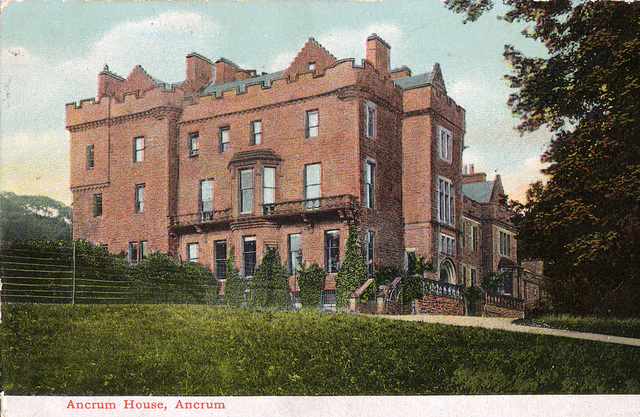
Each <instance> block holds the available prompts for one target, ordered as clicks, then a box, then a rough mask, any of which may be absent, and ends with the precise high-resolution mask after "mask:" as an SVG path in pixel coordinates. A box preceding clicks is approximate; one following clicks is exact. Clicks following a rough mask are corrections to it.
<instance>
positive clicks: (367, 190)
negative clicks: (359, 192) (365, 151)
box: [364, 161, 376, 210]
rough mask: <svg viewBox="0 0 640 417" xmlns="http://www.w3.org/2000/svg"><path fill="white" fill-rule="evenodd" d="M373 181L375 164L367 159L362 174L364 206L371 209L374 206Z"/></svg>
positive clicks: (374, 178)
mask: <svg viewBox="0 0 640 417" xmlns="http://www.w3.org/2000/svg"><path fill="white" fill-rule="evenodd" d="M375 181H376V164H375V162H373V161H367V163H366V165H365V174H364V206H365V207H366V208H368V209H372V210H373V209H374V206H375Z"/></svg>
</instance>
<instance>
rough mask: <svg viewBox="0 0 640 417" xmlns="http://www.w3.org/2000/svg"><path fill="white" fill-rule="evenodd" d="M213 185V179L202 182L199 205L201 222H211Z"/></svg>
mask: <svg viewBox="0 0 640 417" xmlns="http://www.w3.org/2000/svg"><path fill="white" fill-rule="evenodd" d="M212 185H213V180H211V179H208V180H201V181H200V193H199V194H200V196H199V203H198V212H199V213H200V221H208V220H211V216H212V214H211V211H212V201H211V200H212V198H211V196H212V192H211V188H212Z"/></svg>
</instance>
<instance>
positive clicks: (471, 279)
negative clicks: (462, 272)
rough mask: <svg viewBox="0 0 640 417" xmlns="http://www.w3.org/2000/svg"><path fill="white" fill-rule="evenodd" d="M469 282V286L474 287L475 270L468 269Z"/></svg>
mask: <svg viewBox="0 0 640 417" xmlns="http://www.w3.org/2000/svg"><path fill="white" fill-rule="evenodd" d="M469 281H470V282H471V285H476V269H475V268H473V267H470V268H469Z"/></svg>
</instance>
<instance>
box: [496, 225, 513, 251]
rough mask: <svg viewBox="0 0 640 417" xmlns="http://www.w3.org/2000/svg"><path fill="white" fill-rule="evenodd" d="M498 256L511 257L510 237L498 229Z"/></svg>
mask: <svg viewBox="0 0 640 417" xmlns="http://www.w3.org/2000/svg"><path fill="white" fill-rule="evenodd" d="M498 254H499V255H500V256H506V257H509V256H511V236H510V235H509V233H507V232H505V231H504V230H501V229H498Z"/></svg>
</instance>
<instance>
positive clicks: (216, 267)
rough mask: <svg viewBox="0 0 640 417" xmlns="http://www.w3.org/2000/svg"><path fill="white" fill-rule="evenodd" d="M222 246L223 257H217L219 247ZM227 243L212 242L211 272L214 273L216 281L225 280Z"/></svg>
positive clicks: (224, 241) (223, 241)
mask: <svg viewBox="0 0 640 417" xmlns="http://www.w3.org/2000/svg"><path fill="white" fill-rule="evenodd" d="M222 246H224V255H223V256H222V257H219V255H220V251H219V249H220V247H222ZM227 256H228V254H227V241H226V240H224V239H222V240H216V241H214V242H213V271H214V273H215V276H216V279H226V278H227Z"/></svg>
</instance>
